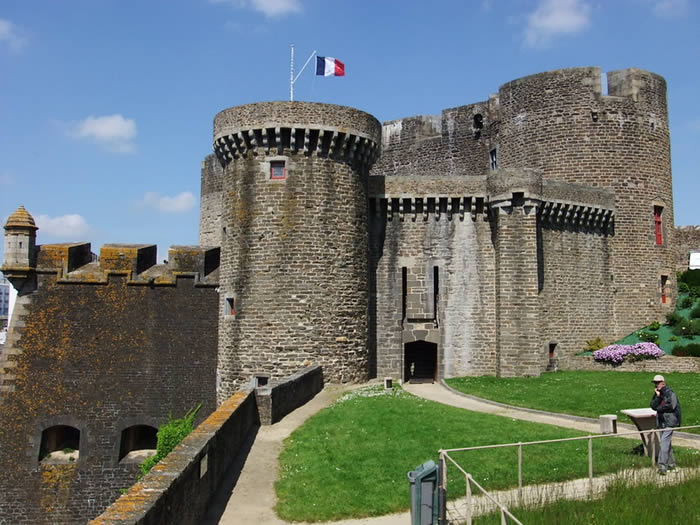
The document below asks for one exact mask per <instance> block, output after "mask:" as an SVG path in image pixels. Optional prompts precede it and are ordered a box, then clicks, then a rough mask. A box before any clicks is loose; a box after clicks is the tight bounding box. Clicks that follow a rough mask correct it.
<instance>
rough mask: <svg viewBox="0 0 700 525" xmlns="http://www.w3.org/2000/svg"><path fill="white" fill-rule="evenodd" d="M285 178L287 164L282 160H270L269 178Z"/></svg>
mask: <svg viewBox="0 0 700 525" xmlns="http://www.w3.org/2000/svg"><path fill="white" fill-rule="evenodd" d="M286 178H287V166H286V163H285V162H284V161H283V160H272V161H270V179H272V180H284V179H286Z"/></svg>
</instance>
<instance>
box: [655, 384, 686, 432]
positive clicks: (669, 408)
mask: <svg viewBox="0 0 700 525" xmlns="http://www.w3.org/2000/svg"><path fill="white" fill-rule="evenodd" d="M650 406H651V408H652V409H653V410H656V426H657V427H658V428H668V427H679V426H681V404H680V403H679V402H678V396H677V395H676V393H675V392H674V391H673V390H671V389H670V388H669V387H668V386H664V387H663V388H662V389H661V395H660V396H657V395H656V393H654V397H652V398H651V404H650Z"/></svg>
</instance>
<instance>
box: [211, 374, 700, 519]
mask: <svg viewBox="0 0 700 525" xmlns="http://www.w3.org/2000/svg"><path fill="white" fill-rule="evenodd" d="M352 388H357V386H345V385H343V386H341V385H327V386H326V388H324V389H323V391H322V392H320V393H319V394H318V395H316V397H314V399H312V400H311V401H310V402H308V403H307V404H306V405H304V406H303V407H300V408H298V409H297V410H295V411H294V412H292V413H291V414H289V415H288V416H286V417H285V418H284V419H283V420H282V421H280V422H278V423H275V424H274V425H269V426H263V427H260V428H259V429H258V432H257V435H254V436H251V440H250V442H249V443H248V447H249V452H248V454H247V455H245V454H242V456H245V457H243V458H241V460H240V463H239V464H238V465H236V466H235V467H234V468H232V469H231V470H232V472H231V475H230V476H229V479H227V480H226V481H225V482H224V483H223V484H222V487H221V488H220V490H219V493H218V494H217V495H216V496H215V498H214V502H213V504H212V506H211V507H210V511H209V513H208V515H207V518H206V520H205V521H204V522H203V523H204V525H216V524H221V525H234V524H241V523H256V524H259V525H286V522H284V521H282V520H280V519H279V518H278V517H277V516H276V515H275V513H274V510H273V509H274V506H275V492H274V484H275V481H276V480H277V472H278V471H277V468H278V466H277V458H278V457H279V454H280V452H281V450H282V442H283V441H284V439H285V438H286V437H287V436H289V435H290V434H291V433H292V432H293V431H294V430H295V429H296V428H297V427H299V426H300V425H301V424H302V423H303V422H304V421H306V419H307V418H309V417H310V416H311V415H313V414H315V413H316V412H318V411H319V410H321V409H323V408H325V407H327V406H329V405H331V404H332V403H333V401H335V399H337V398H338V397H339V396H340V395H342V394H343V393H344V392H345V391H347V390H350V389H352ZM404 389H405V390H406V391H408V392H410V393H411V394H414V395H416V396H419V397H423V398H425V399H430V400H433V401H437V402H439V403H443V404H447V405H452V406H456V407H460V408H464V409H466V410H472V411H475V412H486V413H491V414H496V415H500V416H504V417H510V418H512V419H521V420H527V421H534V422H537V423H545V424H548V425H556V426H561V427H565V428H572V429H577V430H581V431H583V432H590V433H593V434H597V433H599V431H600V428H599V424H598V422H597V421H595V420H590V419H587V418H579V417H574V416H567V415H563V414H551V413H545V412H539V411H534V410H525V409H518V408H515V407H508V406H505V405H501V404H498V403H493V402H490V401H485V400H482V399H478V398H475V397H472V396H465V395H463V394H459V393H456V392H454V391H452V390H450V389H448V388H446V387H445V386H443V385H441V384H438V383H435V384H429V383H428V384H417V385H411V384H406V385H404ZM618 428H619V430H620V431H623V429H629V430H635V428H634V427H633V426H632V425H618ZM630 438H631V439H636V440H639V437H638V436H636V437H635V436H630ZM673 442H674V445H679V446H688V447H693V448H697V449H700V438H698V439H682V438H680V437H679V438H676V436H674V438H673ZM434 452H437V451H434ZM649 471H651V469H649ZM682 477H683V474H681V475H677V476H667V477H666V478H665V479H664V481H665V482H671V483H673V482H677V481H679V480H680V479H682ZM652 479H658V477H653V478H652ZM608 481H609V480H608ZM587 483H588V480H587V479H586V480H575V481H573V482H568V483H560V484H553V485H548V486H547V487H543V486H538V487H534V488H528V489H527V490H528V491H529V492H528V494H530V495H529V496H528V495H527V494H526V496H527V497H528V498H530V497H540V499H541V496H540V495H541V494H543V493H556V494H557V495H558V497H567V496H566V495H567V494H568V495H569V496H568V497H576V494H579V493H583V494H584V495H585V494H587V490H588V489H587V487H588V485H587ZM605 483H606V481H605V480H604V479H601V480H600V481H596V487H595V488H594V490H595V491H600V490H603V488H602V487H603V485H604V484H605ZM554 485H556V486H554ZM582 487H584V488H582ZM406 490H408V481H406ZM497 494H498V497H499V499H500V498H504V499H503V501H508V502H511V503H512V501H513V498H515V497H517V496H518V494H517V489H516V490H514V491H503V492H499V493H497ZM464 504H465V503H464V502H463V501H457V502H452V503H450V504H449V505H448V509H451V512H453V513H455V512H456V513H458V514H461V513H462V510H461V509H463V508H464ZM475 504H476V505H478V506H480V507H483V508H486V507H487V505H486V503H477V502H475ZM332 523H333V524H334V525H394V524H404V525H405V524H406V523H410V514H409V513H408V512H404V513H399V514H390V515H387V516H381V517H377V518H364V519H357V520H344V521H335V522H332ZM298 525H299V524H298ZM302 525H303V524H302Z"/></svg>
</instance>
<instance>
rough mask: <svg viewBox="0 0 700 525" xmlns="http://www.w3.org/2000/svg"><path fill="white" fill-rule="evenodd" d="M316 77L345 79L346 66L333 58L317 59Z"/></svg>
mask: <svg viewBox="0 0 700 525" xmlns="http://www.w3.org/2000/svg"><path fill="white" fill-rule="evenodd" d="M316 75H320V76H322V77H344V76H345V64H343V63H342V62H341V61H340V60H338V59H337V58H333V57H319V56H317V57H316Z"/></svg>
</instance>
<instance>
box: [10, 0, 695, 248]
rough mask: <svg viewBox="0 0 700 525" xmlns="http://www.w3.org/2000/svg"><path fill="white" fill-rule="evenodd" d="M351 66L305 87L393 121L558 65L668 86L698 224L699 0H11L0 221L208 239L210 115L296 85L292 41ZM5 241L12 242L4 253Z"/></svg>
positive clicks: (302, 55)
mask: <svg viewBox="0 0 700 525" xmlns="http://www.w3.org/2000/svg"><path fill="white" fill-rule="evenodd" d="M292 42H293V43H294V44H295V49H296V63H297V66H298V67H299V66H301V65H302V64H303V62H304V60H305V59H306V58H307V57H308V56H309V54H310V53H311V52H312V51H313V50H314V49H316V50H318V54H319V55H322V56H334V57H337V58H339V59H340V60H342V61H343V62H345V64H346V73H347V75H346V76H345V77H343V78H322V77H315V76H314V75H313V72H312V71H311V70H310V69H309V70H307V72H305V73H304V74H303V75H302V76H301V77H300V78H299V80H298V82H297V84H296V88H295V99H297V100H310V101H317V102H328V103H335V104H342V105H348V106H353V107H356V108H359V109H362V110H365V111H368V112H370V113H372V114H373V115H375V116H376V117H377V118H378V119H379V120H380V121H387V120H393V119H397V118H401V117H407V116H412V115H418V114H438V113H439V112H440V111H441V110H442V109H444V108H449V107H453V106H459V105H464V104H470V103H473V102H477V101H482V100H486V99H487V98H488V95H489V94H490V93H494V92H497V90H498V87H499V86H500V85H501V84H503V83H505V82H508V81H510V80H512V79H515V78H518V77H521V76H525V75H529V74H533V73H537V72H541V71H547V70H551V69H558V68H563V67H576V66H600V67H601V68H602V69H603V71H604V72H605V71H610V70H615V69H621V68H626V67H638V68H642V69H648V70H651V71H654V72H656V73H659V74H661V75H663V76H664V77H665V78H666V80H667V82H668V94H669V109H670V125H671V137H672V158H673V176H674V198H675V208H676V209H675V214H676V217H675V219H676V223H677V224H679V225H682V224H700V213H699V212H698V211H697V210H698V206H697V195H699V194H700V181H699V179H698V161H697V154H698V149H699V148H698V146H699V145H700V102H699V101H698V100H699V99H698V97H699V96H700V67H699V66H700V4H699V3H694V2H692V1H691V0H610V1H609V0H605V1H604V2H603V1H598V2H596V1H593V0H474V1H467V0H461V1H448V0H445V1H441V0H436V1H434V2H417V1H416V2H413V1H410V0H404V1H393V0H375V1H372V2H369V1H365V0H356V1H354V2H337V1H332V0H331V1H328V0H326V1H322V0H63V1H56V0H32V1H28V0H0V220H2V221H3V224H4V221H5V219H6V218H7V216H8V215H9V214H10V213H12V211H13V210H14V209H15V208H16V207H17V206H18V205H19V204H24V206H25V207H26V208H27V209H28V210H29V211H30V213H32V214H33V215H34V217H35V219H36V220H37V222H38V225H39V226H40V230H39V232H38V242H39V243H52V242H61V241H90V242H92V248H93V251H95V252H98V251H99V246H100V245H101V244H103V243H109V242H128V243H131V242H138V243H156V244H158V247H159V253H160V254H161V255H160V257H163V256H165V254H166V251H167V248H168V247H169V246H170V245H171V244H196V243H197V241H198V222H199V170H200V162H201V160H202V158H203V157H204V156H205V155H207V154H208V153H210V152H211V133H212V119H213V117H214V115H215V114H216V113H217V112H218V111H220V110H222V109H224V108H227V107H230V106H236V105H239V104H245V103H249V102H256V101H263V100H286V99H288V97H289V44H290V43H292ZM1 249H2V248H0V250H1Z"/></svg>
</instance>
